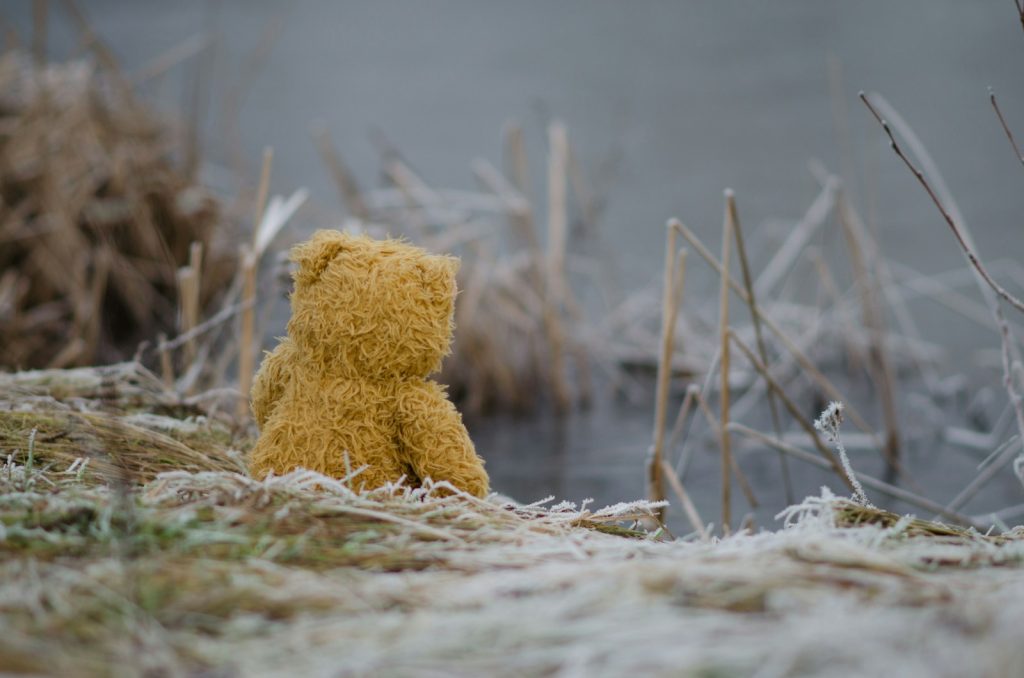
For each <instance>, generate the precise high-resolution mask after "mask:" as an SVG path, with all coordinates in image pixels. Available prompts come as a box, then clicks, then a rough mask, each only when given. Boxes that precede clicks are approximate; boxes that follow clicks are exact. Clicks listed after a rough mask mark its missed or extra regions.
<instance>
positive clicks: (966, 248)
mask: <svg viewBox="0 0 1024 678" xmlns="http://www.w3.org/2000/svg"><path fill="white" fill-rule="evenodd" d="M860 99H861V101H863V102H864V105H865V106H867V107H868V110H869V111H871V114H872V115H873V116H875V120H877V121H878V124H880V125H881V126H882V129H883V130H884V131H885V134H886V136H888V137H889V145H890V146H891V147H892V150H893V152H895V153H896V155H897V156H899V158H900V160H902V161H903V164H904V165H906V166H907V169H909V170H910V171H911V172H912V173H913V174H914V177H915V178H916V179H917V181H918V183H920V184H921V186H922V187H923V188H924V190H925V192H927V193H928V197H929V198H931V200H932V202H933V203H934V204H935V207H936V208H938V210H939V213H940V214H941V215H942V218H943V219H944V220H945V222H946V224H947V225H948V226H949V229H950V230H951V231H952V232H953V236H954V237H955V238H956V241H957V244H959V245H960V249H961V250H963V253H964V256H966V257H967V260H968V261H969V262H970V263H971V266H973V267H974V270H976V271H977V272H978V275H980V276H981V278H982V280H984V281H985V284H987V285H988V286H989V287H990V288H991V289H992V291H993V292H995V293H996V294H997V295H999V296H1000V297H1002V298H1003V299H1004V300H1005V301H1006V302H1007V303H1008V304H1010V305H1011V306H1013V307H1014V308H1015V309H1017V310H1018V311H1020V312H1021V313H1024V301H1021V300H1020V299H1018V298H1017V297H1015V296H1014V295H1013V294H1011V293H1010V292H1008V291H1007V290H1006V289H1004V288H1003V286H1002V285H1000V284H999V283H997V282H996V281H995V280H994V279H993V278H992V276H991V275H990V274H989V272H988V270H987V269H986V268H985V266H984V265H983V264H982V263H981V260H980V259H979V258H978V255H977V254H975V253H974V250H973V249H972V248H971V246H970V244H969V243H968V242H967V240H966V239H965V238H964V234H963V233H962V232H961V230H960V228H959V226H957V223H956V221H954V219H953V217H952V216H950V213H949V211H948V210H947V209H946V207H945V206H944V205H943V204H942V201H941V200H939V197H938V195H936V193H935V191H934V190H933V189H932V187H931V184H930V183H929V182H928V179H927V178H925V175H924V173H923V172H922V171H921V170H919V169H918V168H917V165H915V164H914V163H913V162H912V161H911V160H910V158H908V157H907V155H906V154H905V153H904V152H903V149H902V147H901V146H900V145H899V143H898V142H897V141H896V137H895V136H894V135H893V133H892V129H891V128H890V127H889V123H888V122H886V120H885V119H884V118H883V117H882V116H881V114H880V113H879V112H878V110H877V109H876V108H875V107H874V105H872V103H871V101H870V100H869V99H868V96H867V95H866V94H865V93H864V92H861V93H860Z"/></svg>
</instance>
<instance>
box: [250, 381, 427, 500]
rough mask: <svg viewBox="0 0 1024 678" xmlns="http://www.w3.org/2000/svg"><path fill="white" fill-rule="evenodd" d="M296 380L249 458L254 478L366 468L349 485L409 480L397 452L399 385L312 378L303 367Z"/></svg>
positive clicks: (340, 474) (341, 473)
mask: <svg viewBox="0 0 1024 678" xmlns="http://www.w3.org/2000/svg"><path fill="white" fill-rule="evenodd" d="M303 367H305V366H303ZM295 376H296V377H297V378H295V379H292V380H291V383H290V384H289V385H288V388H287V389H286V391H285V393H284V394H283V395H282V398H281V401H280V403H279V404H278V406H277V407H276V408H275V410H274V413H273V415H272V416H271V417H270V419H269V420H268V421H267V423H266V425H265V426H264V427H263V430H262V431H261V432H260V437H259V440H258V441H257V443H256V447H255V448H254V450H253V454H252V469H253V473H254V475H257V476H262V475H265V474H266V473H267V472H268V471H271V470H272V471H273V472H274V473H275V474H276V475H282V474H284V473H288V472H290V471H292V470H294V469H295V468H297V467H302V468H307V469H310V470H313V471H318V472H319V473H323V474H324V475H327V476H331V477H334V478H343V477H345V476H346V475H347V474H348V473H349V472H351V471H355V470H356V469H358V468H359V467H361V466H364V465H365V466H367V467H368V468H366V470H364V471H363V472H361V473H360V474H359V475H358V476H356V478H355V479H354V480H353V482H352V487H354V488H359V487H360V486H363V485H365V486H366V487H368V488H369V487H379V486H381V485H383V484H384V483H386V482H387V481H397V480H398V479H399V478H400V477H401V476H403V475H405V476H406V477H409V476H410V469H409V468H408V467H407V466H406V465H405V464H403V463H402V462H401V461H400V459H401V458H402V455H401V454H400V450H399V447H398V427H397V419H396V414H397V413H396V411H395V403H396V402H397V398H396V396H397V391H398V390H399V389H400V388H401V387H402V382H401V381H378V380H366V379H358V378H355V379H353V378H341V377H335V378H326V377H324V376H323V375H317V376H316V377H312V375H310V374H309V372H307V370H305V369H302V368H300V369H299V370H297V374H296V375H295ZM304 377H305V378H304ZM346 453H347V457H348V458H347V460H346Z"/></svg>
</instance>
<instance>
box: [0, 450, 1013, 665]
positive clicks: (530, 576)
mask: <svg viewBox="0 0 1024 678" xmlns="http://www.w3.org/2000/svg"><path fill="white" fill-rule="evenodd" d="M437 489H438V488H425V489H409V488H405V487H402V486H397V487H391V488H385V489H382V490H378V491H375V492H361V493H357V492H353V491H352V490H350V489H349V488H348V485H347V484H346V483H345V482H340V481H336V480H332V479H328V478H324V477H322V476H318V475H316V474H313V473H310V472H296V473H293V474H290V475H289V476H286V477H281V478H271V479H269V480H266V481H262V482H259V481H254V480H252V479H251V478H248V477H246V476H244V475H241V474H236V473H230V472H186V471H171V472H168V473H165V474H162V475H159V476H158V477H157V478H155V479H154V480H152V481H150V482H148V483H146V484H144V485H141V486H139V487H136V488H125V487H118V486H115V485H109V486H108V485H95V484H89V483H87V482H84V481H83V480H82V479H81V478H80V477H79V476H78V475H77V473H76V472H75V469H72V472H71V473H63V472H57V471H54V470H53V469H51V470H50V471H46V472H41V471H40V470H39V469H38V467H36V468H34V469H31V470H30V469H27V468H26V467H25V466H24V465H21V464H18V463H16V462H14V461H9V462H8V463H7V464H6V465H5V466H4V467H3V469H2V471H0V493H2V494H0V526H2V527H0V553H2V557H0V666H2V667H4V668H5V669H7V670H21V671H44V672H50V673H54V674H67V673H69V672H70V673H75V674H84V675H106V674H109V673H111V672H114V673H123V674H125V675H134V674H139V673H142V672H145V671H149V670H154V671H155V670H159V671H166V672H167V675H176V674H177V675H183V674H188V673H192V672H198V671H204V670H215V671H217V672H218V673H217V675H236V674H237V675H325V676H327V675H331V676H333V675H410V674H411V675H440V674H445V675H467V676H468V675H552V674H554V675H608V676H615V675H624V674H627V673H636V672H642V673H643V674H659V673H661V674H673V675H679V674H683V675H687V674H695V675H752V674H756V675H765V676H770V675H855V674H864V675H872V674H876V675H877V674H881V673H883V672H893V671H898V672H899V673H900V675H922V676H924V675H929V676H931V675H967V674H971V675H1007V672H1009V671H1011V670H1012V669H1013V667H1015V666H1019V665H1020V664H1019V662H1021V661H1024V649H1022V647H1021V645H1020V643H1019V629H1020V628H1021V625H1022V623H1024V570H1022V569H1021V568H1020V567H1019V566H1020V563H1021V562H1022V560H1024V540H1017V539H1016V537H1015V535H1013V534H1011V535H1007V536H1000V537H992V538H989V537H984V536H981V535H978V534H975V533H971V532H968V531H963V530H955V529H947V528H943V527H942V526H939V525H936V524H934V523H927V522H925V521H912V520H910V519H909V518H900V517H899V516H894V515H892V514H887V513H885V512H883V511H880V510H877V509H870V508H867V507H864V506H860V505H857V504H854V503H853V502H850V501H848V500H843V499H837V498H835V497H832V496H830V495H828V494H827V493H826V494H825V495H824V496H823V497H819V498H812V499H808V500H806V501H804V502H803V503H802V504H800V505H799V506H796V507H794V508H792V509H791V510H790V511H789V512H788V513H787V526H786V528H785V529H783V530H780V531H778V532H766V533H761V534H756V535H748V534H741V535H736V536H733V537H730V538H728V539H725V540H720V541H704V542H701V541H687V540H677V541H670V540H663V539H661V538H660V537H659V536H657V535H650V534H645V533H643V532H641V531H634V530H630V529H626V528H627V527H628V526H629V525H631V524H632V522H633V521H635V520H636V519H638V518H641V517H644V516H647V515H650V513H651V511H652V507H651V506H650V505H648V504H645V503H643V502H639V503H635V504H623V505H619V506H615V507H609V508H607V509H602V510H593V509H589V508H586V507H584V508H580V507H575V506H572V505H568V504H562V505H557V506H551V507H547V506H517V505H513V504H510V503H507V502H503V501H502V500H501V499H499V498H493V499H492V500H490V501H480V500H473V499H472V498H467V497H464V496H451V495H446V493H442V492H438V491H437ZM852 524H857V525H858V526H857V527H850V526H849V525H852Z"/></svg>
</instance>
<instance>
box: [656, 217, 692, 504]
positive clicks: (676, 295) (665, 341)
mask: <svg viewBox="0 0 1024 678" xmlns="http://www.w3.org/2000/svg"><path fill="white" fill-rule="evenodd" d="M665 241H666V242H665V272H664V290H663V292H662V307H661V318H662V320H661V352H660V358H659V360H658V376H657V382H656V387H655V397H654V435H653V439H654V444H653V445H652V446H651V452H650V458H649V459H648V460H647V482H648V488H647V494H648V498H649V499H651V500H652V501H662V500H664V499H665V481H664V478H663V477H662V472H663V468H664V463H663V460H664V452H665V413H666V411H667V409H668V382H669V378H670V376H671V372H672V352H673V350H674V341H675V329H676V314H677V313H678V311H679V303H680V301H681V299H682V295H683V285H684V284H685V275H686V250H682V251H680V252H679V253H678V254H677V252H676V229H675V227H674V224H673V222H672V221H670V222H669V223H668V228H667V229H666V233H665ZM677 260H678V267H679V273H677V272H676V266H677V263H676V262H677ZM664 516H665V511H664V509H659V518H661V519H662V520H664Z"/></svg>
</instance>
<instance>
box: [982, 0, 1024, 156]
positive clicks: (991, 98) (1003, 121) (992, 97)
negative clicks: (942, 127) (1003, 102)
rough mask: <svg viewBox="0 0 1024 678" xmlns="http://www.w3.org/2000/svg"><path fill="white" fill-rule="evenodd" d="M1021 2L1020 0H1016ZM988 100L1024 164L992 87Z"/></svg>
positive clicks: (1015, 152) (1015, 153) (1014, 150)
mask: <svg viewBox="0 0 1024 678" xmlns="http://www.w3.org/2000/svg"><path fill="white" fill-rule="evenodd" d="M1016 1H1017V3H1018V6H1020V5H1019V3H1020V0H1016ZM988 100H989V101H991V102H992V108H994V109H995V110H996V117H997V118H999V124H1000V125H1002V126H1003V132H1005V133H1006V138H1007V139H1009V141H1010V146H1012V147H1013V154H1014V155H1016V156H1017V160H1020V163H1021V164H1022V165H1024V154H1022V153H1021V152H1020V146H1018V145H1017V140H1016V139H1014V138H1013V132H1011V131H1010V126H1009V125H1007V124H1006V118H1004V117H1003V112H1002V111H1001V110H999V102H997V101H996V93H995V92H993V91H992V88H991V87H990V88H989V90H988Z"/></svg>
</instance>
